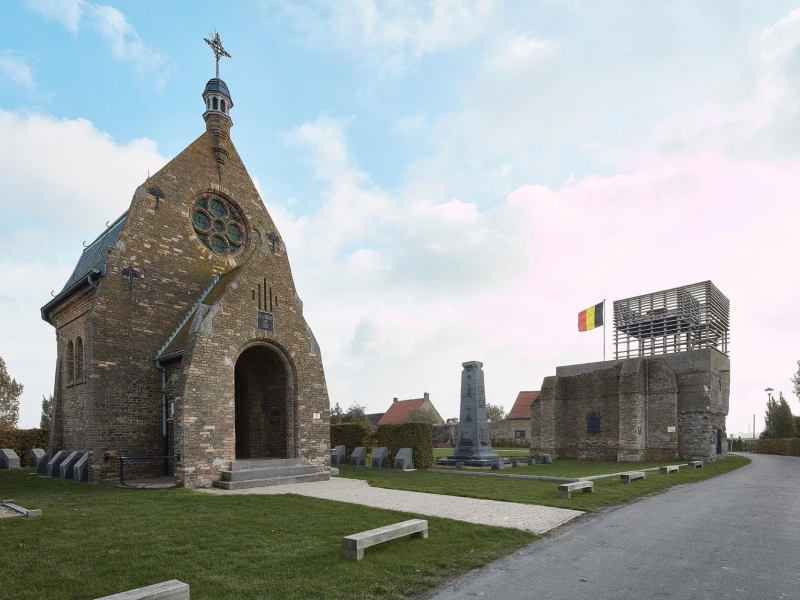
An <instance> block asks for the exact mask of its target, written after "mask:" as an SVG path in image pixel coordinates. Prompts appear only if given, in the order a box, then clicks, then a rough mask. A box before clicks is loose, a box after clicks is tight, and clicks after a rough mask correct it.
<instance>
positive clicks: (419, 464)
mask: <svg viewBox="0 0 800 600" xmlns="http://www.w3.org/2000/svg"><path fill="white" fill-rule="evenodd" d="M375 438H376V439H375V444H376V446H379V447H380V446H386V448H388V450H389V463H390V464H391V463H393V462H394V456H395V454H397V451H398V450H400V448H411V452H412V460H413V462H414V467H415V468H417V469H426V468H427V467H430V466H431V465H432V464H433V425H431V424H430V423H386V424H384V425H378V432H377V434H376V436H375Z"/></svg>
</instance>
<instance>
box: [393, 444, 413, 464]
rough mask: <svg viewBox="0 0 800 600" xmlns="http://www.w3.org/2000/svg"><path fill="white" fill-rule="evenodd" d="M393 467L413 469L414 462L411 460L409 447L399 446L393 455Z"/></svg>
mask: <svg viewBox="0 0 800 600" xmlns="http://www.w3.org/2000/svg"><path fill="white" fill-rule="evenodd" d="M394 468H395V469H413V468H414V463H413V462H412V460H411V448H400V450H398V451H397V454H395V456H394Z"/></svg>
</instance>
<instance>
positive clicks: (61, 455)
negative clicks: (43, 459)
mask: <svg viewBox="0 0 800 600" xmlns="http://www.w3.org/2000/svg"><path fill="white" fill-rule="evenodd" d="M67 456H69V452H67V451H66V450H59V451H58V452H56V453H55V454H54V455H53V458H51V459H50V462H48V463H47V474H48V475H49V476H50V477H58V476H59V475H60V474H61V469H60V467H61V463H62V462H64V459H65V458H67Z"/></svg>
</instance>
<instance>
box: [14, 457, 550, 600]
mask: <svg viewBox="0 0 800 600" xmlns="http://www.w3.org/2000/svg"><path fill="white" fill-rule="evenodd" d="M31 472H32V471H31V470H30V469H20V470H13V471H0V490H2V491H0V496H2V497H3V498H14V500H15V501H16V502H17V503H18V504H20V505H22V506H24V507H26V508H30V509H34V508H41V509H42V511H43V515H42V516H41V517H33V518H30V517H23V518H16V519H3V520H0V565H3V566H2V577H0V582H2V583H1V584H0V599H9V600H10V599H14V600H25V599H34V598H36V599H39V598H48V599H51V600H52V599H61V598H74V599H81V600H85V599H88V598H96V597H99V596H105V595H108V594H113V593H117V592H121V591H124V590H129V589H133V588H136V587H140V586H144V585H150V584H153V583H157V582H160V581H166V580H169V579H179V580H181V581H184V582H186V583H188V584H189V585H190V587H191V595H192V598H193V600H202V599H203V598H237V599H251V598H252V599H256V598H258V599H267V598H276V599H277V598H321V599H322V598H363V599H367V598H392V599H394V598H404V597H407V596H412V595H415V594H420V593H422V592H424V591H425V590H427V589H429V588H431V587H433V586H436V585H438V584H440V583H441V582H442V581H443V580H446V579H449V578H451V577H453V576H456V575H459V574H461V573H463V572H465V571H467V570H470V569H474V568H476V567H479V566H481V565H484V564H486V563H488V562H491V561H493V560H495V559H497V558H499V557H501V556H504V555H506V554H509V553H510V552H513V551H514V550H517V549H519V548H521V547H523V546H525V545H527V544H529V543H531V542H532V541H534V540H535V539H536V536H534V535H533V534H530V533H526V532H523V531H518V530H514V529H505V528H500V527H488V526H480V525H471V524H468V523H462V522H458V521H452V520H448V519H437V518H432V517H425V518H427V519H428V523H429V532H430V537H429V538H428V539H427V540H419V539H408V538H405V539H400V540H395V541H392V542H387V543H384V544H381V545H378V546H375V547H373V548H369V549H367V551H366V556H365V559H364V560H362V561H360V562H358V563H354V562H348V561H343V560H341V558H340V551H341V538H342V536H344V535H348V534H351V533H357V532H359V531H365V530H367V529H372V528H374V527H380V526H383V525H388V524H390V523H395V522H398V521H402V520H405V519H408V518H411V517H413V516H418V515H411V514H407V513H400V512H394V511H386V510H379V509H374V508H368V507H362V506H357V505H353V504H343V503H338V502H330V501H326V500H317V499H314V498H306V497H303V496H294V495H292V496H289V495H281V496H258V495H211V494H202V493H198V492H194V491H191V490H186V489H171V490H120V489H117V488H112V487H108V486H104V485H88V484H76V483H73V482H65V481H61V480H56V479H44V478H41V477H39V476H37V475H36V474H30V473H31ZM431 477H436V476H435V475H431Z"/></svg>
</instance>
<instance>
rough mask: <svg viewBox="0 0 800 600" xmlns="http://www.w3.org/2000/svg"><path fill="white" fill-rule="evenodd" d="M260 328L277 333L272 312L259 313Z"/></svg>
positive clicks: (261, 311)
mask: <svg viewBox="0 0 800 600" xmlns="http://www.w3.org/2000/svg"><path fill="white" fill-rule="evenodd" d="M258 328H259V329H263V330H264V331H275V316H274V315H273V314H272V313H271V312H266V311H263V310H260V311H258Z"/></svg>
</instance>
